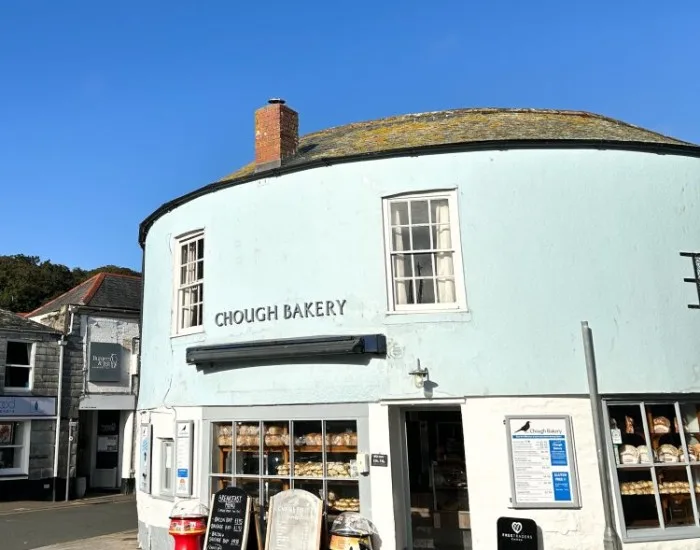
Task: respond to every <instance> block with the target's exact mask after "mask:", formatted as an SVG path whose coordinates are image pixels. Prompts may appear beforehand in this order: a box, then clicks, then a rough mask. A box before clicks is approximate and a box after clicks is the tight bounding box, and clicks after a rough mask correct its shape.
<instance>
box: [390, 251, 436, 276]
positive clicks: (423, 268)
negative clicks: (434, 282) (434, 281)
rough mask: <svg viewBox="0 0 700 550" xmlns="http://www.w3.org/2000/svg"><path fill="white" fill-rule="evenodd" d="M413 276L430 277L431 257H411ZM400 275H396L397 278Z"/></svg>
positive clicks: (415, 255) (424, 255)
mask: <svg viewBox="0 0 700 550" xmlns="http://www.w3.org/2000/svg"><path fill="white" fill-rule="evenodd" d="M413 266H414V271H413V273H414V275H415V276H416V277H431V276H432V275H433V255H432V254H414V255H413ZM398 276H400V275H397V277H398Z"/></svg>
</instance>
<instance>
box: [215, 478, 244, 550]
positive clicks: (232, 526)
mask: <svg viewBox="0 0 700 550" xmlns="http://www.w3.org/2000/svg"><path fill="white" fill-rule="evenodd" d="M211 500H212V503H211V508H210V510H211V512H210V514H209V524H208V525H207V534H206V538H205V539H204V550H246V546H247V544H248V531H249V530H250V505H251V501H250V497H249V496H248V495H247V494H246V493H245V491H243V489H239V488H238V487H226V488H224V489H222V490H221V491H217V492H216V493H214V496H213V497H212V499H211Z"/></svg>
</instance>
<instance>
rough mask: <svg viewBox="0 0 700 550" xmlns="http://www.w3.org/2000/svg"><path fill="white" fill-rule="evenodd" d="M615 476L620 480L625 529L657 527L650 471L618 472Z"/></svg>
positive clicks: (657, 518)
mask: <svg viewBox="0 0 700 550" xmlns="http://www.w3.org/2000/svg"><path fill="white" fill-rule="evenodd" d="M617 474H618V476H619V478H620V493H621V495H622V497H621V498H622V512H623V515H624V520H625V525H626V526H627V529H644V528H649V527H659V515H658V512H657V508H656V498H655V497H654V483H653V482H652V480H651V472H650V470H648V469H644V470H618V473H617Z"/></svg>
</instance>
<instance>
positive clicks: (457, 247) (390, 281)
mask: <svg viewBox="0 0 700 550" xmlns="http://www.w3.org/2000/svg"><path fill="white" fill-rule="evenodd" d="M431 199H433V200H434V199H447V203H448V208H449V212H450V238H451V241H452V250H453V252H452V265H453V267H454V285H455V301H454V302H451V303H433V304H397V303H396V296H395V288H394V270H393V266H392V251H391V243H392V235H391V205H392V204H393V203H396V202H404V201H412V200H431ZM382 203H383V213H384V262H385V269H386V272H385V273H386V287H387V297H388V302H387V307H388V313H392V314H394V313H399V314H402V313H431V312H432V313H440V312H450V311H462V312H463V311H467V298H466V291H465V287H464V267H463V264H462V244H461V235H460V224H459V208H458V204H457V191H456V190H455V189H448V190H439V191H430V192H417V193H402V194H400V195H391V196H388V197H384V198H383V200H382ZM409 210H410V209H409ZM428 253H429V252H428Z"/></svg>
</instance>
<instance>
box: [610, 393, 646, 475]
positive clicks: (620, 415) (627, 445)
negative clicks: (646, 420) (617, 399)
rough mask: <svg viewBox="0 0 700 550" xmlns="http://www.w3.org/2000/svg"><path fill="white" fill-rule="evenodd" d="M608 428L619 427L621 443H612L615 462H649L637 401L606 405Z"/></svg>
mask: <svg viewBox="0 0 700 550" xmlns="http://www.w3.org/2000/svg"><path fill="white" fill-rule="evenodd" d="M608 414H609V416H610V428H611V429H619V430H620V431H621V433H622V436H621V437H622V443H621V444H613V447H614V450H615V456H616V463H617V464H640V463H641V461H642V460H644V461H645V462H646V463H650V462H651V460H652V459H651V454H650V450H649V448H648V446H647V443H646V439H645V437H644V425H643V423H642V413H641V409H640V407H639V405H638V404H637V403H634V404H630V405H614V406H610V407H608Z"/></svg>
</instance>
